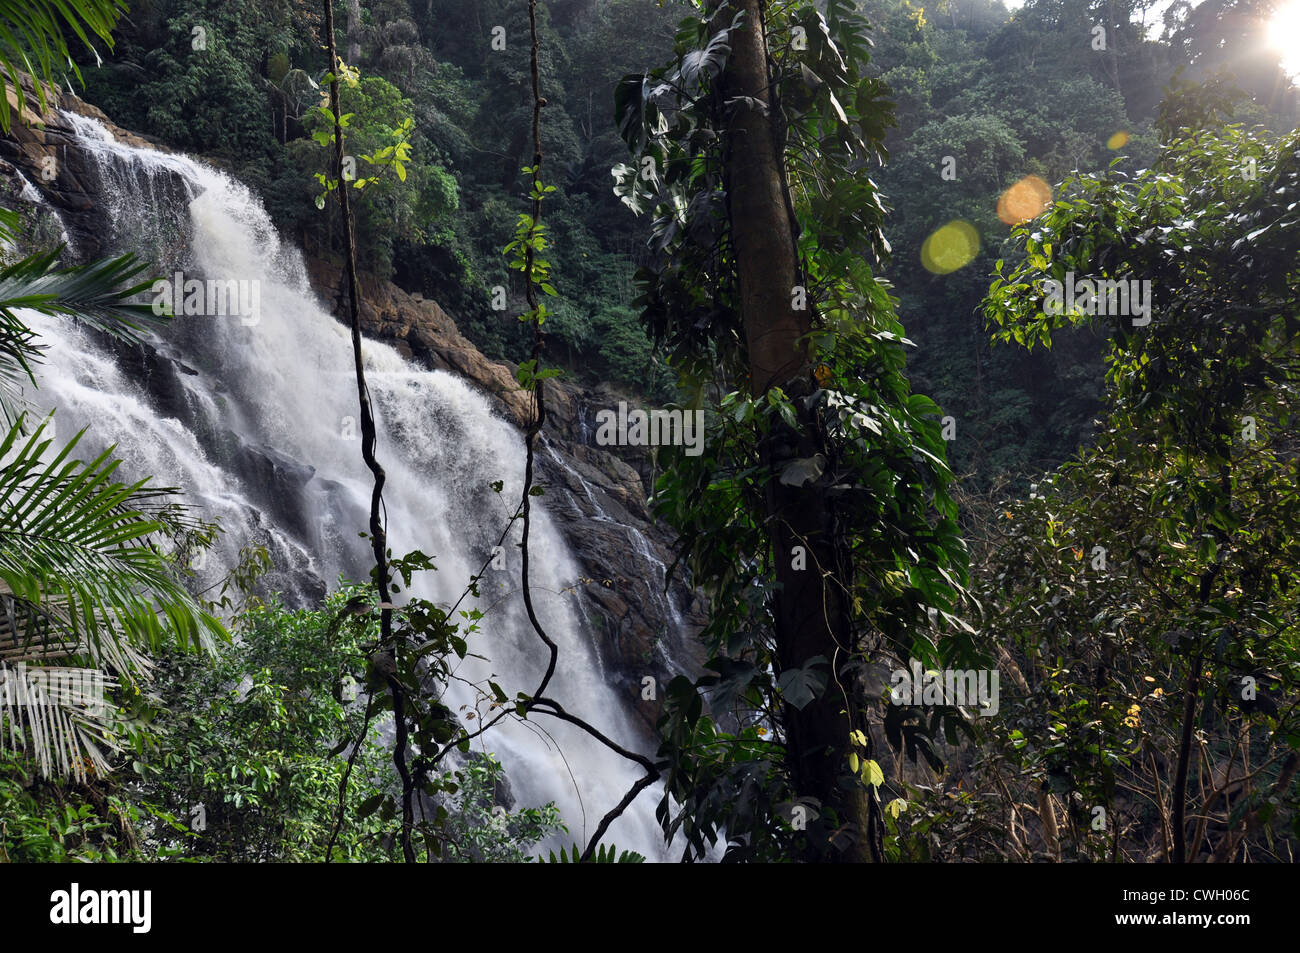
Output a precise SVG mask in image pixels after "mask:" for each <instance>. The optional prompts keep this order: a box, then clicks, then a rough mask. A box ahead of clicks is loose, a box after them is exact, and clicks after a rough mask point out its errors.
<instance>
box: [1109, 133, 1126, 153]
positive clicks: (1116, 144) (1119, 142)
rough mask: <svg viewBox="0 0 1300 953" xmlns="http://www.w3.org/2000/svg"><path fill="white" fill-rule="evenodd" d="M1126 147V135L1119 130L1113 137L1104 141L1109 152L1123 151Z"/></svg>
mask: <svg viewBox="0 0 1300 953" xmlns="http://www.w3.org/2000/svg"><path fill="white" fill-rule="evenodd" d="M1126 145H1128V133H1127V132H1125V131H1124V130H1123V129H1121V130H1120V131H1119V132H1117V133H1115V135H1113V136H1111V137H1110V138H1109V139H1107V140H1106V148H1107V149H1110V150H1112V151H1113V150H1115V149H1123V148H1124V147H1125V146H1126Z"/></svg>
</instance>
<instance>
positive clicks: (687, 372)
mask: <svg viewBox="0 0 1300 953" xmlns="http://www.w3.org/2000/svg"><path fill="white" fill-rule="evenodd" d="M853 10H854V8H853V5H852V4H851V3H847V2H838V0H832V2H830V3H828V4H827V5H826V7H825V13H824V14H823V13H822V12H820V11H819V10H818V9H817V7H816V6H815V5H814V4H812V3H802V4H781V5H769V4H767V3H765V2H762V0H734V2H726V3H724V2H718V0H705V2H700V3H698V4H697V5H696V14H697V15H693V16H690V17H687V18H686V19H685V20H683V21H682V24H681V27H680V29H679V31H678V34H677V43H676V51H675V52H676V57H675V59H674V61H673V62H672V63H670V64H669V65H667V66H666V67H663V68H660V69H657V70H654V71H652V72H651V73H648V74H645V75H642V76H629V77H626V78H625V79H624V80H623V81H622V82H621V83H620V85H619V88H618V91H617V96H616V109H617V116H618V121H619V127H620V131H621V133H622V135H623V137H624V139H625V140H626V141H627V143H628V145H629V146H630V148H631V149H632V150H633V153H634V157H635V161H634V162H633V163H632V164H629V165H625V166H620V167H618V168H617V169H615V178H616V180H617V190H618V191H619V192H620V194H621V195H622V196H623V198H624V201H625V202H626V203H627V204H628V205H629V206H630V207H631V208H632V209H633V210H634V211H637V212H641V211H645V210H650V211H652V212H653V214H654V225H653V229H652V237H651V239H650V244H651V247H652V249H653V251H654V252H655V253H656V256H657V263H658V264H657V266H656V267H652V268H647V269H643V270H642V271H641V273H640V274H639V275H638V280H639V282H640V284H641V287H642V289H643V292H644V293H643V295H642V297H641V298H640V299H639V302H638V303H639V304H640V305H641V307H642V309H643V318H644V320H645V323H646V325H647V326H648V328H649V329H650V330H651V331H652V332H653V333H654V334H655V336H656V338H657V340H658V341H659V342H660V343H661V344H662V345H663V346H664V347H665V349H666V350H667V351H668V353H669V354H670V355H671V359H672V361H673V363H674V364H675V366H676V368H677V370H678V372H679V376H680V380H681V383H682V385H683V388H684V393H686V394H687V395H688V396H687V399H688V400H689V401H690V402H692V403H693V404H694V405H695V406H705V407H706V409H707V410H708V411H709V414H708V416H709V419H710V421H711V426H710V429H709V440H708V443H707V445H706V450H705V452H704V453H703V454H701V455H699V456H697V457H687V456H684V455H681V454H679V453H677V452H676V451H674V450H673V449H671V448H667V449H664V450H661V451H660V453H661V460H660V463H661V464H662V465H663V469H664V476H663V477H662V478H661V479H660V481H659V483H658V485H657V487H656V495H655V504H656V508H657V510H658V512H659V513H660V514H661V515H663V516H664V517H666V518H667V519H668V520H669V521H670V522H671V523H672V524H673V525H674V527H675V528H676V529H677V530H678V532H679V533H680V534H681V554H680V557H679V558H680V560H681V561H684V562H685V563H686V564H687V565H688V566H689V568H690V569H691V571H692V573H693V577H694V579H695V581H696V582H697V583H698V584H700V585H702V586H703V587H704V588H705V589H706V590H707V591H708V593H709V595H710V596H711V599H712V605H711V620H710V623H709V625H708V626H707V628H706V630H705V633H704V635H705V638H706V640H707V642H708V645H709V647H710V649H711V651H712V652H713V653H714V658H713V659H712V661H710V663H709V666H708V667H709V670H710V672H711V673H712V674H707V675H706V676H705V677H703V678H701V679H698V680H695V681H691V680H689V679H686V678H679V679H677V680H675V681H674V682H673V683H672V684H671V685H670V686H669V691H668V696H669V697H668V699H667V702H666V705H665V714H664V717H663V719H662V721H661V723H660V728H661V731H662V735H663V749H662V750H661V756H663V757H664V758H666V760H667V762H668V763H669V765H670V774H669V783H668V794H671V795H672V796H673V797H675V798H676V799H677V801H678V802H680V805H681V809H680V810H678V811H676V812H675V813H674V812H673V810H672V804H671V801H670V799H669V797H668V796H667V795H666V796H665V798H664V800H663V802H662V803H661V806H660V818H661V820H662V821H663V824H664V827H665V830H666V831H668V832H672V831H675V830H678V829H681V830H683V831H684V832H685V833H686V834H687V836H688V839H689V842H690V844H691V848H690V850H691V851H693V852H694V853H695V854H696V855H699V854H703V852H704V851H706V850H707V849H708V846H709V844H710V843H712V842H715V841H716V840H717V838H718V836H719V831H720V829H721V828H722V827H724V826H725V828H726V831H727V835H728V851H729V854H730V856H731V857H732V859H764V858H771V857H787V856H792V855H793V856H797V857H802V858H804V859H809V860H867V859H872V858H879V857H880V856H881V844H880V841H881V833H882V825H881V824H880V805H881V800H880V797H879V787H880V785H881V783H882V781H883V776H882V772H881V770H880V767H879V765H878V764H877V763H876V761H875V759H874V758H873V753H874V741H873V738H874V736H875V732H874V731H873V729H875V728H881V727H883V728H884V730H885V732H886V733H887V734H888V735H889V736H890V738H891V740H894V741H896V743H898V744H900V745H902V746H904V747H906V748H907V750H908V753H909V754H910V755H911V757H912V758H913V759H915V758H916V757H917V755H918V753H924V754H925V755H926V757H927V758H934V757H935V755H934V751H933V749H932V748H931V747H930V745H929V742H928V740H927V735H928V734H929V733H930V732H931V731H933V730H934V729H935V728H936V727H937V725H938V723H939V720H938V718H932V719H930V720H929V723H928V724H927V723H924V721H923V719H922V718H921V715H920V713H919V712H918V711H915V710H907V711H904V709H903V708H902V706H886V707H885V708H883V709H882V708H881V707H880V706H881V704H882V699H881V696H880V693H879V692H878V691H877V688H878V686H879V683H880V679H879V678H875V679H873V678H872V677H871V675H870V666H871V665H872V664H873V663H875V662H879V661H882V660H883V659H884V658H885V657H886V656H887V655H892V656H893V657H894V658H896V659H898V660H906V659H909V658H916V659H919V660H921V661H922V662H923V663H924V664H926V665H943V664H947V663H950V662H952V661H954V660H970V659H974V658H976V657H977V656H978V653H977V650H976V642H975V639H974V631H973V630H972V629H971V628H970V626H969V625H968V624H967V623H965V622H964V621H963V620H962V619H961V618H960V611H961V605H962V600H963V595H964V586H965V583H966V560H965V549H964V546H963V545H962V542H961V540H960V537H959V535H958V533H957V528H956V523H955V515H956V514H955V506H954V504H953V502H952V500H951V498H950V496H949V494H948V487H949V484H950V481H951V475H950V474H949V472H948V470H947V467H946V465H945V463H944V458H945V452H944V443H943V441H942V439H941V435H940V426H939V409H938V407H937V406H936V405H935V404H934V403H933V402H932V401H930V400H928V399H927V398H924V397H921V396H919V395H913V394H911V393H910V392H909V388H908V385H907V381H906V378H905V375H904V357H903V347H904V346H905V345H906V344H907V343H908V342H906V340H905V338H904V337H903V331H902V328H901V327H900V326H899V324H898V320H897V317H896V315H895V313H894V302H893V301H892V300H891V299H890V297H889V295H888V291H887V288H886V286H885V285H884V284H883V283H881V282H880V281H879V280H878V279H877V278H876V277H875V274H874V271H873V266H878V265H879V263H880V262H882V261H883V259H884V257H885V256H886V255H887V254H888V243H887V242H886V241H885V239H884V236H883V234H882V231H881V225H882V222H883V218H884V207H883V205H882V202H881V199H880V196H879V194H878V193H877V190H876V187H875V185H874V183H873V182H872V181H871V179H870V178H869V177H868V175H867V174H866V172H867V170H868V169H869V168H870V167H871V166H872V165H873V164H878V163H879V162H880V161H882V160H883V159H884V157H885V156H884V149H883V145H882V142H883V136H884V130H885V128H886V125H887V124H889V123H890V122H891V116H890V110H889V107H888V105H887V104H886V103H885V102H884V101H883V100H882V97H883V95H884V93H885V90H884V88H883V87H882V86H881V85H880V84H879V83H878V82H877V81H875V80H873V79H870V78H867V77H865V76H864V75H863V67H864V66H865V63H866V61H867V47H868V42H869V41H868V39H867V35H866V29H867V27H866V23H865V21H863V20H862V19H861V18H860V17H858V16H857V15H856V14H855V13H854V12H853ZM705 701H707V702H708V708H709V713H706V711H705V704H704V703H705ZM940 717H947V718H949V719H950V720H951V721H952V722H954V723H957V722H960V718H959V717H958V716H957V714H956V713H955V712H952V711H949V712H947V713H944V714H941V716H940ZM950 727H951V725H950Z"/></svg>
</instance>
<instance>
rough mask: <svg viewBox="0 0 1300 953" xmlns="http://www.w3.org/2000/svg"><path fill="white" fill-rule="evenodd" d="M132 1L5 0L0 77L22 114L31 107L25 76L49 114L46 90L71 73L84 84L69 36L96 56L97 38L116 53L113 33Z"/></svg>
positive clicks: (4, 101)
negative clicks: (72, 55)
mask: <svg viewBox="0 0 1300 953" xmlns="http://www.w3.org/2000/svg"><path fill="white" fill-rule="evenodd" d="M126 8H127V4H126V0H72V2H62V0H5V2H3V3H0V71H2V72H3V73H4V87H5V90H4V91H5V93H6V94H8V93H12V94H13V97H14V103H15V104H16V106H17V108H18V111H19V112H20V113H21V112H22V111H23V109H24V108H25V107H26V102H27V101H26V97H25V94H24V92H23V86H22V78H21V74H22V73H26V74H27V75H28V76H31V77H32V78H33V79H35V80H36V83H35V84H34V85H35V91H36V99H37V104H38V106H39V107H40V109H41V111H42V112H43V111H44V110H45V106H46V103H47V101H48V99H47V95H46V90H45V85H47V84H52V83H54V82H57V81H58V80H59V79H60V78H61V76H62V73H63V71H64V70H65V69H68V70H71V72H72V73H73V75H75V76H76V77H77V79H80V78H81V74H80V72H79V71H78V70H77V67H76V64H74V63H73V62H72V60H71V59H70V57H69V47H68V41H67V38H66V34H71V35H73V36H75V37H76V38H77V39H79V40H80V41H81V42H82V43H83V44H84V45H85V46H86V48H87V49H88V50H90V51H91V52H93V51H94V46H93V41H92V37H93V38H94V39H98V40H100V41H102V42H103V43H104V44H105V45H106V46H107V47H109V48H110V49H111V48H112V46H113V28H114V27H115V26H116V25H117V21H118V18H120V17H121V16H122V14H123V13H124V12H125V11H126ZM10 108H11V107H10V103H9V98H8V95H5V96H2V97H0V130H2V131H4V132H6V133H7V132H8V131H9V126H10V123H11V118H10Z"/></svg>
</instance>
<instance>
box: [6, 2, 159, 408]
mask: <svg viewBox="0 0 1300 953" xmlns="http://www.w3.org/2000/svg"><path fill="white" fill-rule="evenodd" d="M0 2H3V0H0ZM62 250H63V249H62V248H55V249H51V250H49V251H42V252H37V253H35V254H33V255H28V256H27V257H26V258H23V259H22V260H21V261H17V262H14V263H13V264H11V265H6V266H5V267H3V268H0V418H2V419H0V422H3V423H4V424H6V425H8V424H12V423H13V422H14V421H15V420H16V419H17V417H18V415H19V413H20V412H21V411H22V409H23V407H24V399H23V387H24V385H26V384H32V385H34V384H35V378H34V376H33V373H32V365H33V364H36V363H39V362H40V359H41V351H42V347H41V346H40V345H39V344H37V343H36V342H37V340H38V335H36V334H35V332H33V331H32V330H31V329H30V328H29V327H28V326H27V325H26V323H25V322H23V321H22V319H21V318H19V317H18V316H17V315H16V314H15V313H14V312H15V311H17V310H18V309H20V308H26V309H29V310H32V311H36V312H38V313H40V314H47V315H66V316H71V317H75V318H77V319H78V320H79V321H81V322H82V323H84V324H87V325H89V326H90V327H92V328H95V329H97V330H99V331H103V332H105V333H107V334H111V335H113V336H114V337H117V338H120V339H122V340H124V341H128V342H131V343H136V342H138V341H140V340H141V339H142V337H143V335H144V333H145V332H146V331H147V330H148V329H149V328H151V327H156V326H158V325H159V324H161V323H162V321H163V319H162V318H160V317H159V316H157V315H155V314H154V312H153V309H152V307H150V306H149V305H147V304H141V303H138V302H137V301H135V300H134V299H135V298H136V297H137V296H139V295H141V294H143V293H144V292H146V291H148V290H149V288H150V287H151V286H152V282H150V281H137V279H138V278H139V276H140V275H141V274H142V273H143V272H144V271H145V270H146V268H147V267H148V266H147V265H146V264H142V263H140V262H139V261H138V260H137V259H136V257H135V256H134V255H122V256H120V257H118V258H108V259H102V260H99V261H93V262H90V263H88V264H85V265H76V266H74V267H70V268H60V267H58V264H57V263H58V257H59V255H60V253H61V252H62Z"/></svg>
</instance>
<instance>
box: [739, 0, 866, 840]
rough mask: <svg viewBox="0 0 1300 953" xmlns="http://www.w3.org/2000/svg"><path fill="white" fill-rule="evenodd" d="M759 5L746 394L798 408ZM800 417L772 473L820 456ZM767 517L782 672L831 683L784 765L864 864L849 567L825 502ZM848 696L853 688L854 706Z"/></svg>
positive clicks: (747, 121)
mask: <svg viewBox="0 0 1300 953" xmlns="http://www.w3.org/2000/svg"><path fill="white" fill-rule="evenodd" d="M763 6H764V0H734V2H733V3H732V5H731V8H732V9H731V11H730V12H727V13H724V14H723V16H724V22H728V23H729V22H730V21H731V16H732V15H734V11H735V10H736V9H742V10H743V11H744V13H745V18H744V27H743V28H742V29H740V30H739V31H736V32H734V33H733V34H732V52H731V57H730V60H729V63H728V66H727V71H726V74H725V76H724V84H725V88H726V89H725V92H726V95H727V96H728V97H729V98H731V97H748V100H742V101H740V102H738V103H737V105H736V106H735V111H734V113H733V115H732V117H731V119H730V120H729V123H728V137H729V155H728V158H727V177H728V208H729V215H730V223H731V236H732V241H733V242H734V246H735V255H736V267H737V272H738V274H739V281H740V310H741V319H742V324H743V328H744V336H745V347H746V351H747V355H748V361H749V375H750V387H751V390H752V392H753V393H754V394H756V395H758V394H763V393H765V392H767V391H768V390H770V389H771V388H773V387H781V388H782V389H783V390H785V391H786V392H787V393H788V394H790V395H791V396H792V397H795V398H796V399H797V398H798V397H799V396H802V395H806V394H807V393H809V392H811V389H812V387H811V384H812V375H811V367H810V358H809V353H808V349H807V346H806V345H805V344H804V343H803V342H802V341H801V340H800V339H801V338H802V337H803V336H804V335H806V334H807V333H808V331H809V330H810V326H811V309H803V310H796V309H795V307H794V289H795V287H796V286H797V285H798V284H799V283H800V282H799V266H798V261H797V257H796V250H795V238H794V235H795V231H794V222H793V221H792V219H791V211H790V206H789V204H788V202H787V194H786V185H785V168H784V162H785V156H784V154H783V151H782V146H781V145H780V142H781V137H780V136H779V134H778V130H777V128H776V126H775V123H776V121H777V119H776V117H775V116H774V115H773V114H772V111H771V109H770V106H771V102H772V98H771V96H770V89H769V87H770V81H769V75H768V68H767V40H766V37H765V35H764V32H763V16H762V14H763ZM796 406H802V405H801V404H800V403H798V402H796ZM801 418H802V419H801V420H800V426H799V428H798V429H797V430H795V429H784V430H776V431H774V432H773V434H772V435H771V436H770V437H769V438H767V439H766V440H765V442H764V446H763V447H762V454H763V457H764V459H765V460H766V462H767V463H768V465H769V466H770V467H771V468H772V470H773V472H774V474H775V473H779V472H780V471H781V469H782V468H783V467H784V465H785V464H786V463H788V462H789V461H790V460H792V459H794V458H796V457H811V456H813V455H814V454H815V453H817V452H819V451H820V450H821V449H822V448H821V441H820V437H819V434H818V429H817V424H816V421H815V420H813V419H810V417H809V416H808V415H805V414H803V413H801ZM768 513H769V516H770V518H771V522H770V525H771V527H772V530H771V531H772V534H773V547H774V552H775V560H776V579H777V582H778V584H779V592H778V594H777V596H776V597H775V602H774V606H773V609H774V616H775V624H776V644H777V657H778V664H779V666H780V668H781V670H782V671H790V670H792V669H796V668H803V667H805V666H807V665H808V663H809V662H810V660H813V659H816V658H817V657H819V656H820V657H821V658H822V659H824V660H825V662H826V666H825V667H824V668H822V670H821V671H822V672H823V674H825V675H827V676H828V678H827V680H828V682H829V686H828V689H827V691H825V692H824V693H823V694H822V696H821V697H818V698H816V699H814V700H813V701H811V702H809V703H808V704H807V705H805V706H804V707H803V708H797V707H795V706H794V705H791V704H786V705H785V706H784V712H783V721H784V728H785V741H786V761H787V767H788V769H789V771H790V775H791V777H792V780H793V783H794V787H795V793H796V794H797V795H798V796H800V797H812V798H816V799H817V801H818V802H819V803H820V804H821V809H822V811H823V812H824V811H825V810H826V809H828V808H829V809H830V810H831V811H833V812H834V814H835V815H836V818H837V820H838V825H837V827H838V828H839V829H840V830H841V831H842V832H843V833H842V835H841V836H839V837H837V838H835V841H836V842H835V843H834V844H832V843H830V841H829V839H827V838H826V837H824V836H822V835H817V836H814V833H813V828H812V827H810V829H809V834H810V836H809V841H810V845H809V847H810V849H809V853H810V857H814V858H816V859H819V860H831V859H844V860H865V859H867V858H868V857H869V856H870V840H871V838H870V836H869V831H870V824H869V816H870V811H869V802H868V800H867V798H866V797H865V792H864V791H863V790H862V789H861V787H860V786H855V785H850V786H847V787H843V788H842V787H841V786H840V780H841V778H842V777H843V776H844V775H845V768H844V765H845V759H846V758H847V756H848V753H849V746H850V742H849V732H850V731H851V730H852V728H853V725H852V723H851V720H850V719H851V718H852V717H853V715H854V713H855V711H856V707H857V697H856V696H857V692H856V690H855V688H854V682H853V680H852V679H850V680H848V681H847V682H846V681H844V679H842V678H835V677H830V667H831V666H832V665H834V666H836V667H838V666H839V665H842V664H843V663H844V662H846V661H847V660H848V659H847V650H848V649H849V647H850V639H851V634H850V626H849V616H848V613H847V611H846V604H845V599H844V598H843V595H844V594H843V589H842V588H841V583H840V579H842V578H844V576H843V573H844V570H845V566H844V564H843V563H844V561H843V559H842V558H841V557H840V553H839V547H838V546H837V545H836V543H835V539H834V534H833V532H832V531H833V513H832V512H831V511H830V509H829V508H828V507H827V506H826V504H825V499H824V497H823V496H822V495H821V494H819V493H817V492H814V491H810V490H808V489H803V488H799V487H793V486H788V485H785V484H782V483H780V481H779V480H778V479H776V478H775V477H773V479H771V481H770V489H769V492H768ZM796 547H802V548H803V550H804V552H805V554H806V563H805V564H804V565H805V566H806V568H796V562H795V560H794V559H793V555H794V552H795V549H796ZM841 685H846V686H848V692H847V697H846V693H845V692H843V691H841V688H840V686H841ZM819 829H820V825H819ZM823 834H824V832H823Z"/></svg>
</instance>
